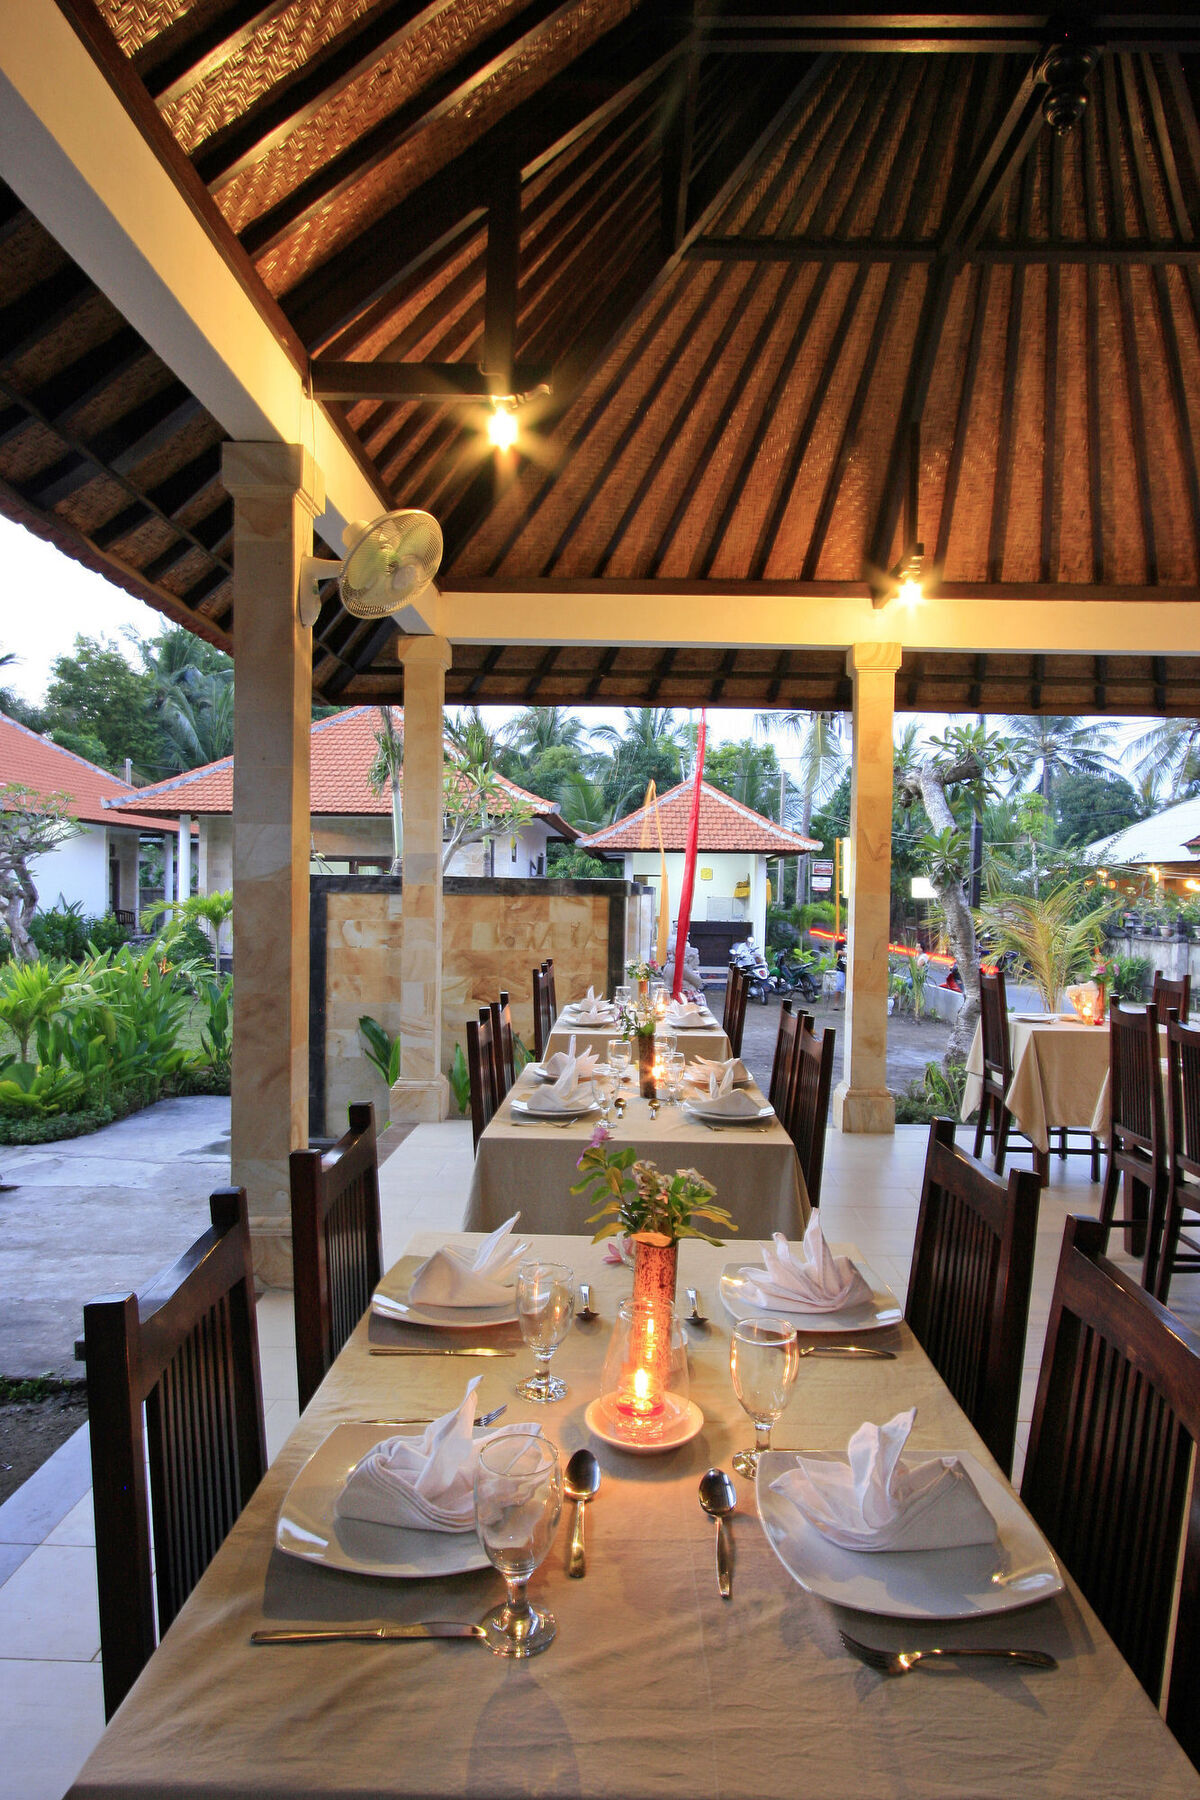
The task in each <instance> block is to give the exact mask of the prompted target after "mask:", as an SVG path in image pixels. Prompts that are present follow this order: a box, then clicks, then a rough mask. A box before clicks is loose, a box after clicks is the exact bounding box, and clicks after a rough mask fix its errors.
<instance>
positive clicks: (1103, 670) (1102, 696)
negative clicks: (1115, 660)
mask: <svg viewBox="0 0 1200 1800" xmlns="http://www.w3.org/2000/svg"><path fill="white" fill-rule="evenodd" d="M1094 666H1095V671H1096V679H1095V682H1094V683H1093V685H1092V702H1093V704H1094V706H1095V708H1096V711H1097V712H1104V711H1105V710H1106V709H1107V707H1108V688H1107V685H1106V684H1107V681H1108V658H1107V656H1098V657H1097V658H1096V660H1095V665H1094Z"/></svg>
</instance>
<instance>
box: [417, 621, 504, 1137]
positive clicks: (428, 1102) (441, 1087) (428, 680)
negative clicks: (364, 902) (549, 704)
mask: <svg viewBox="0 0 1200 1800" xmlns="http://www.w3.org/2000/svg"><path fill="white" fill-rule="evenodd" d="M397 656H398V657H399V659H400V661H401V662H402V663H403V664H404V873H403V902H402V907H403V912H402V918H403V932H404V936H403V942H402V945H401V950H400V1042H401V1050H400V1070H401V1074H400V1080H399V1081H398V1082H397V1083H396V1085H395V1087H394V1088H393V1089H392V1105H391V1114H392V1123H393V1124H400V1123H404V1124H407V1123H410V1122H415V1121H419V1120H436V1119H444V1118H445V1117H446V1115H447V1113H448V1111H449V1109H450V1088H449V1084H448V1082H447V1080H446V1077H445V1076H444V1075H443V1073H442V818H443V814H444V812H445V801H444V797H443V771H444V765H445V749H444V733H445V721H444V717H443V713H444V707H445V698H446V670H447V669H448V668H449V667H450V646H449V644H448V643H447V642H446V640H445V639H444V638H436V637H421V638H406V639H402V640H401V641H400V643H399V645H398V647H397ZM507 841H508V840H507V839H505V843H506V844H507Z"/></svg>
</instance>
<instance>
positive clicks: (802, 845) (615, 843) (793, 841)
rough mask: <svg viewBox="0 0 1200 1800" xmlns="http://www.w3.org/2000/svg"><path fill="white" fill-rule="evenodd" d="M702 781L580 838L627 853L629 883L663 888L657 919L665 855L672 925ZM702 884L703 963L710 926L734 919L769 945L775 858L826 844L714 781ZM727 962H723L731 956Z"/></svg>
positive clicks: (698, 928)
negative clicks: (770, 864) (770, 861)
mask: <svg viewBox="0 0 1200 1800" xmlns="http://www.w3.org/2000/svg"><path fill="white" fill-rule="evenodd" d="M694 786H695V784H694V783H693V782H691V781H683V782H680V784H679V786H678V787H673V788H671V789H669V790H668V792H667V793H665V794H663V795H661V796H660V797H659V799H658V800H657V802H656V803H653V804H651V805H649V806H639V807H637V808H636V809H635V811H633V812H631V813H626V815H625V817H624V818H623V819H616V820H614V822H613V823H612V824H611V825H606V826H605V827H604V829H603V830H602V831H594V832H592V834H591V835H590V836H589V837H582V838H580V840H579V847H580V849H581V850H591V851H593V852H594V853H595V854H596V855H597V856H605V857H615V856H618V855H619V856H621V857H622V858H623V860H624V865H625V879H626V880H627V881H640V882H644V883H645V884H646V885H647V886H648V887H652V888H653V889H654V891H655V919H656V922H657V916H658V911H659V908H660V906H661V903H662V897H661V894H660V892H659V890H660V887H661V882H662V864H663V856H662V855H661V854H660V849H659V833H660V832H661V834H662V851H663V852H665V861H666V871H667V895H668V901H667V903H668V906H669V909H670V913H671V923H674V921H675V918H676V915H677V913H678V910H679V893H680V886H681V882H682V879H683V862H684V852H685V850H686V849H687V837H688V825H689V822H690V819H691V811H692V795H693V792H694ZM696 848H697V851H698V858H697V863H696V882H695V890H694V898H693V901H692V929H691V933H690V935H691V938H692V941H693V943H694V944H695V945H696V947H697V949H698V950H699V951H700V960H701V963H703V964H706V965H707V964H709V963H710V962H711V960H712V959H711V957H710V956H708V955H706V954H705V948H706V946H705V943H704V941H703V940H704V937H705V929H704V928H705V925H706V924H707V923H708V922H710V921H712V922H714V923H717V922H723V921H727V920H737V921H742V920H745V921H748V923H749V926H750V936H751V937H753V938H755V939H757V941H758V943H759V944H760V945H763V944H765V943H766V937H767V904H768V897H769V896H768V888H769V883H768V880H767V858H768V857H785V856H786V857H795V856H804V855H806V854H807V852H808V851H810V850H819V849H820V848H821V844H820V840H819V839H818V838H808V837H801V836H800V834H799V833H798V832H795V831H788V830H787V829H786V828H785V827H784V826H782V825H777V824H776V823H775V822H774V820H772V819H768V818H765V817H764V816H763V814H762V813H760V812H755V810H754V808H753V807H750V806H744V805H743V804H742V802H741V801H740V800H735V799H733V798H732V796H731V795H729V794H726V793H722V791H721V789H720V788H715V787H712V786H711V785H710V784H709V783H708V782H707V781H703V782H701V784H700V819H699V836H698V839H697V845H696ZM720 961H721V962H722V963H723V962H724V961H725V957H724V956H722V957H721V958H720Z"/></svg>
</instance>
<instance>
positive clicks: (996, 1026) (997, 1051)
mask: <svg viewBox="0 0 1200 1800" xmlns="http://www.w3.org/2000/svg"><path fill="white" fill-rule="evenodd" d="M979 1031H980V1037H981V1039H982V1043H983V1077H982V1087H983V1091H982V1093H981V1095H980V1097H979V1122H978V1124H977V1125H976V1127H975V1145H974V1149H973V1150H972V1155H973V1156H974V1157H976V1158H977V1159H978V1158H979V1157H980V1156H981V1155H982V1154H983V1143H984V1139H985V1138H986V1137H990V1138H991V1139H992V1154H993V1161H994V1164H995V1169H996V1173H997V1175H1002V1174H1003V1173H1004V1158H1005V1156H1006V1155H1007V1152H1008V1138H1009V1133H1010V1131H1011V1130H1012V1114H1011V1113H1010V1112H1009V1110H1008V1106H1007V1103H1006V1096H1007V1094H1008V1090H1009V1086H1010V1085H1011V1082H1012V1048H1011V1046H1010V1044H1009V1039H1008V999H1007V996H1006V994H1005V991H1004V974H1003V971H1002V970H1000V969H982V968H981V969H980V971H979Z"/></svg>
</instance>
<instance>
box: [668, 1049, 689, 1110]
mask: <svg viewBox="0 0 1200 1800" xmlns="http://www.w3.org/2000/svg"><path fill="white" fill-rule="evenodd" d="M684 1066H685V1058H684V1054H683V1051H682V1050H668V1051H667V1054H666V1055H665V1056H664V1057H663V1067H664V1069H665V1070H666V1072H667V1098H668V1099H669V1100H673V1101H674V1102H676V1104H678V1102H679V1099H680V1096H681V1095H682V1092H683V1071H684Z"/></svg>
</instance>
